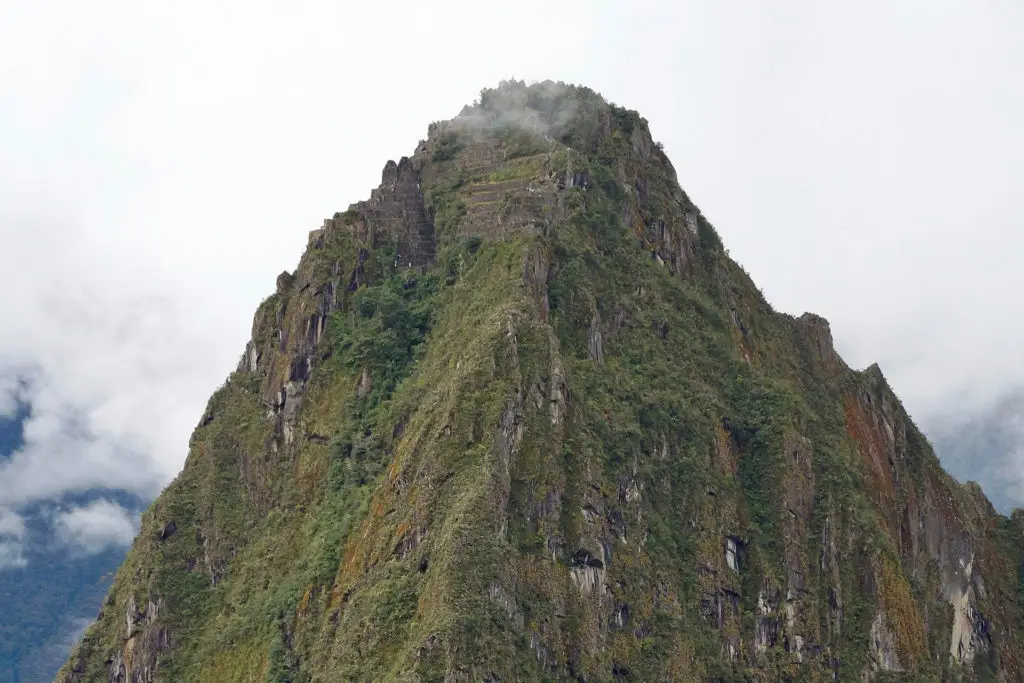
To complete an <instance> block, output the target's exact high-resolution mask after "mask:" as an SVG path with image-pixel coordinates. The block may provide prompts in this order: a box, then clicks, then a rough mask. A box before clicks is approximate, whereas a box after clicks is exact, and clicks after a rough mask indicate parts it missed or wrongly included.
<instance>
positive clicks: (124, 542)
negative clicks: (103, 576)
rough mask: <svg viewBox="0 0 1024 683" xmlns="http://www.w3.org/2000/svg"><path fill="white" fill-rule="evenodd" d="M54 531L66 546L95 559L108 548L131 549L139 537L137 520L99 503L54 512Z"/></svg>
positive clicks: (115, 506) (104, 502) (110, 504)
mask: <svg viewBox="0 0 1024 683" xmlns="http://www.w3.org/2000/svg"><path fill="white" fill-rule="evenodd" d="M54 528H55V529H56V531H57V538H58V539H59V540H60V541H61V542H62V543H63V544H64V545H65V546H67V547H69V548H72V549H73V551H74V552H76V553H79V554H84V555H94V554H96V553H99V552H102V551H104V550H106V549H107V548H110V547H118V546H128V545H131V542H132V540H133V539H134V538H135V534H136V533H138V519H137V518H136V516H135V515H132V514H130V513H129V512H127V511H126V510H125V509H124V508H122V507H121V506H120V505H118V504H117V503H113V502H111V501H109V500H105V499H100V500H96V501H93V502H91V503H89V504H88V505H85V506H81V507H74V508H71V509H69V510H61V511H59V512H57V514H56V515H55V517H54Z"/></svg>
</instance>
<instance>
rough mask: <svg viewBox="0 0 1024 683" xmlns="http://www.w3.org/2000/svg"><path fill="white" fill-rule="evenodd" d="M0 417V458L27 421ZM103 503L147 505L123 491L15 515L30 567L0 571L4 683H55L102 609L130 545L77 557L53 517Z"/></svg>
mask: <svg viewBox="0 0 1024 683" xmlns="http://www.w3.org/2000/svg"><path fill="white" fill-rule="evenodd" d="M28 414H29V407H28V406H22V407H21V410H20V411H19V412H18V414H17V415H16V416H15V417H14V418H13V419H2V418H0V460H2V459H3V458H6V457H7V456H8V455H9V454H10V453H12V452H13V451H14V450H16V449H17V448H18V447H19V446H20V445H21V443H22V421H23V420H24V419H25V418H26V417H27V416H28ZM97 501H111V502H115V503H117V504H119V505H121V506H123V507H124V508H125V509H128V510H140V509H141V508H142V507H143V501H142V500H140V499H139V498H138V497H136V496H134V495H131V494H128V493H126V492H123V491H113V490H103V489H94V490H90V491H85V492H81V493H77V494H71V495H66V496H62V497H60V498H59V499H58V500H50V501H42V502H37V503H34V504H32V505H29V506H26V507H22V508H20V509H18V510H17V511H16V512H17V514H18V515H19V517H20V518H21V519H23V520H24V526H25V528H24V536H23V537H22V538H20V539H18V546H19V547H20V549H21V554H22V559H23V562H24V566H6V567H2V566H0V683H48V682H49V681H52V680H53V679H54V676H55V675H56V673H57V670H58V669H59V668H60V666H61V664H62V663H63V661H64V660H65V658H66V657H67V653H68V651H69V650H70V649H71V648H72V646H73V645H74V643H75V642H76V641H77V640H78V639H79V638H80V637H81V634H82V632H83V631H84V630H85V628H86V626H88V624H89V623H91V622H92V621H93V620H94V619H95V617H96V613H97V612H98V611H99V608H100V604H101V602H102V600H103V596H104V595H105V594H106V592H107V590H108V589H109V588H110V585H111V583H112V580H113V575H114V571H115V570H116V569H117V566H118V565H119V564H120V563H121V561H122V560H123V559H124V555H125V552H126V550H127V548H126V547H125V546H114V547H109V548H106V549H104V550H102V551H100V552H96V553H91V554H83V553H75V552H73V551H72V550H71V549H69V547H68V545H67V544H66V543H65V542H64V541H63V540H61V539H58V538H57V536H56V530H55V528H54V513H55V512H56V511H59V510H68V509H72V508H82V507H85V506H88V505H89V504H90V503H95V502H97Z"/></svg>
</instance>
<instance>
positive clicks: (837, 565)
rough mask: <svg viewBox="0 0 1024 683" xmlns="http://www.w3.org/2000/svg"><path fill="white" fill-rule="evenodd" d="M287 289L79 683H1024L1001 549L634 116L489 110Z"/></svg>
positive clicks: (431, 137) (423, 147)
mask: <svg viewBox="0 0 1024 683" xmlns="http://www.w3.org/2000/svg"><path fill="white" fill-rule="evenodd" d="M276 284H277V287H276V291H275V293H274V294H272V295H271V296H270V297H268V298H267V299H266V300H264V301H263V303H262V304H261V305H260V306H259V308H258V310H257V312H256V314H255V316H254V320H253V329H252V338H251V339H250V340H249V342H248V344H247V346H246V349H245V352H244V354H243V356H242V358H241V359H240V361H239V364H238V367H237V369H236V371H235V372H234V373H232V374H231V376H230V377H229V379H228V381H227V382H226V383H225V385H224V386H223V387H221V388H220V389H219V390H218V391H217V392H216V393H215V394H214V395H213V396H212V397H211V399H210V402H209V404H208V405H207V408H206V410H205V411H204V414H203V416H202V417H201V419H200V421H199V424H198V425H197V428H196V430H195V432H194V434H193V436H192V440H191V442H190V450H189V454H188V459H187V461H186V464H185V468H184V469H183V471H182V473H181V475H180V476H179V477H178V479H176V480H175V481H174V482H173V483H172V484H171V485H170V486H169V487H168V489H167V490H166V491H165V492H164V493H163V494H162V495H161V496H160V498H159V499H158V500H157V501H156V502H155V503H154V504H153V506H152V507H151V508H150V510H148V511H147V512H146V514H145V515H144V518H143V525H142V531H141V533H140V535H139V538H138V539H137V541H136V543H135V546H134V548H133V550H132V552H131V554H130V555H129V557H128V559H127V560H126V562H125V564H124V566H123V567H122V568H121V570H120V571H119V573H118V577H117V579H116V581H115V584H114V586H113V588H112V590H111V592H110V594H109V595H108V598H107V601H106V602H105V604H104V607H103V610H102V612H101V614H100V616H99V619H98V621H97V623H96V624H95V625H94V626H93V627H91V628H90V630H89V631H88V632H87V634H86V635H85V637H84V638H83V641H82V643H81V644H80V645H79V647H78V648H77V649H76V650H75V652H74V653H73V655H72V658H71V660H70V661H69V662H68V664H67V665H66V666H65V668H64V670H63V671H62V674H61V678H60V680H61V681H63V682H64V683H73V682H77V681H87V680H88V681H91V680H109V681H123V680H137V681H156V680H167V681H175V680H200V681H201V680H211V681H212V680H216V681H236V680H237V681H242V680H270V681H333V680H431V681H433V680H445V681H477V680H488V681H511V680H595V681H596V680H609V681H611V680H619V681H621V680H681V681H708V680H729V679H737V680H739V679H750V678H759V679H763V680H824V679H826V678H829V679H833V680H864V679H868V680H877V679H879V678H880V677H884V676H886V675H890V674H893V675H903V676H904V677H907V676H919V677H923V678H926V679H929V680H931V679H934V678H940V677H941V678H944V679H947V680H954V678H955V677H957V676H966V677H968V678H971V677H978V678H980V677H982V676H985V675H993V676H995V677H996V680H1007V681H1009V680H1016V679H1017V678H1019V675H1020V672H1021V664H1020V662H1021V658H1022V657H1024V645H1022V643H1021V640H1020V633H1019V626H1018V624H1019V623H1020V619H1021V617H1022V616H1024V615H1022V614H1021V613H1020V611H1019V606H1018V602H1017V598H1016V595H1017V593H1016V591H1017V586H1018V583H1017V576H1016V569H1015V568H1016V567H1017V566H1018V564H1019V561H1018V560H1019V557H1020V556H1021V552H1022V550H1024V545H1022V543H1021V532H1020V528H1019V524H1017V522H1011V521H1009V520H1006V519H1005V518H1003V517H1000V516H998V515H995V513H994V511H993V510H992V509H991V507H990V506H989V507H986V506H985V505H983V504H981V503H979V500H982V501H983V500H984V498H983V496H982V497H981V498H979V496H980V495H981V494H980V491H977V490H975V489H973V488H971V487H961V486H959V485H958V484H957V483H956V482H955V481H954V480H953V479H952V478H951V477H949V476H948V475H947V474H946V473H945V472H944V471H942V469H941V467H939V464H938V461H937V459H936V458H935V456H934V453H933V452H932V451H931V447H930V446H929V444H928V442H927V440H926V439H925V438H924V437H923V435H921V434H920V432H919V431H918V430H917V429H916V427H915V426H914V425H913V423H912V422H911V420H910V418H909V416H907V414H906V413H905V411H904V410H903V408H902V406H901V405H900V403H899V401H898V400H897V399H896V398H895V395H894V394H893V393H892V391H891V390H890V389H889V388H888V386H887V385H886V384H885V381H884V378H882V377H881V375H880V373H878V372H876V371H875V370H874V369H869V370H868V371H864V372H856V371H854V370H851V369H850V368H849V367H848V366H847V365H846V364H845V363H844V362H843V361H842V359H841V358H840V357H839V356H838V354H837V353H836V352H835V349H834V347H833V340H832V333H831V329H830V327H829V325H828V323H827V321H825V320H824V318H821V317H819V316H816V315H813V314H804V315H802V316H800V317H799V318H796V317H793V316H788V315H784V314H781V313H778V312H776V311H774V310H773V309H772V308H771V307H770V306H769V305H768V304H767V302H766V301H765V299H764V297H763V296H762V295H761V293H760V292H759V291H758V289H757V287H756V286H755V285H754V283H753V282H752V281H751V279H750V278H749V276H748V275H747V274H746V273H745V272H744V271H743V269H742V268H740V267H739V265H738V264H736V263H735V262H733V261H732V260H731V259H730V258H729V257H728V254H727V253H726V251H725V249H724V248H723V246H722V243H721V240H720V239H719V237H718V234H717V232H716V231H715V229H714V228H713V227H712V226H711V225H710V223H708V221H707V220H706V219H705V218H704V217H703V216H702V215H701V213H700V211H699V210H698V209H697V208H696V206H695V205H694V204H693V203H692V202H691V201H690V200H689V198H688V197H687V196H686V194H685V193H684V192H683V190H682V189H681V188H680V187H679V185H678V182H677V181H676V175H675V172H674V170H673V168H672V165H671V163H670V162H669V161H668V159H667V157H665V155H664V153H663V151H662V150H661V149H660V147H659V146H658V145H656V144H655V143H654V142H653V141H652V139H651V136H650V132H649V129H648V127H647V123H646V121H644V120H643V119H642V118H641V117H640V116H639V115H638V114H637V113H636V112H630V111H627V110H624V109H621V108H619V107H615V106H613V105H611V104H609V103H607V102H606V101H605V100H604V99H602V98H601V97H600V96H599V95H597V94H596V93H594V92H593V91H591V90H588V89H586V88H579V87H576V86H567V85H565V84H558V83H552V82H550V81H548V82H544V83H540V84H535V85H525V84H523V83H517V82H507V83H503V84H501V85H500V86H499V87H498V88H495V89H491V90H485V91H483V92H482V93H481V98H480V100H479V101H478V102H476V103H475V104H473V105H471V106H468V107H466V108H465V109H463V111H462V112H461V113H460V114H459V115H458V116H456V117H455V118H453V119H451V120H450V121H445V122H438V123H435V124H432V125H431V126H430V128H429V130H428V136H427V139H426V140H423V141H421V142H420V144H419V145H418V146H417V147H416V149H415V150H414V152H413V153H412V154H411V156H408V157H404V158H402V159H400V160H398V161H389V162H387V164H386V165H385V166H384V168H383V170H382V173H381V184H380V186H378V187H377V188H375V189H374V190H372V191H371V193H370V197H369V198H368V199H367V200H365V201H360V202H357V203H355V204H352V205H350V206H349V208H348V209H347V210H346V211H344V212H339V213H336V214H335V215H334V216H333V217H332V218H329V219H327V220H326V221H325V222H324V225H323V226H322V227H321V228H318V229H317V230H314V231H312V232H311V233H310V234H309V242H308V246H307V249H306V252H305V254H304V255H303V257H302V259H301V261H300V262H299V264H298V267H297V268H296V269H295V271H294V273H282V274H281V275H280V276H279V277H278V279H277V283H276ZM1018 521H1019V520H1018Z"/></svg>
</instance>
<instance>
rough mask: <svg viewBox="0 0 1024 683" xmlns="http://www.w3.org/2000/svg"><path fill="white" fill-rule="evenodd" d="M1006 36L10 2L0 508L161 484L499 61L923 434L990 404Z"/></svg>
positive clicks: (759, 12)
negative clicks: (366, 214)
mask: <svg viewBox="0 0 1024 683" xmlns="http://www.w3.org/2000/svg"><path fill="white" fill-rule="evenodd" d="M1021 36H1024V5H1021V3H1019V2H1017V1H1016V0H973V1H970V2H968V1H966V0H965V1H963V2H952V1H949V0H941V1H934V0H933V1H931V2H923V1H917V2H904V3H885V2H876V1H865V2H858V3H833V2H821V1H820V0H814V1H810V0H808V1H791V2H787V3H763V2H758V1H756V0H750V1H747V2H739V1H732V2H711V1H710V0H708V1H706V2H700V3H695V2H679V0H665V1H664V2H654V1H642V0H631V1H630V2H628V3H627V2H590V3H582V2H571V3H570V2H559V1H558V0H543V1H541V0H521V1H520V2H516V3H500V4H492V3H480V2H470V1H468V0H457V1H456V0H446V1H441V2H434V3H422V2H411V1H410V2H405V1H401V0H395V1H392V2H390V3H359V4H358V5H356V3H340V2H312V1H308V0H305V1H304V0H294V1H293V2H289V3H280V2H266V1H262V2H260V1H256V2H254V1H251V0H250V1H249V2H240V1H239V2H234V1H222V2H212V1H209V0H204V1H199V0H189V1H184V0H178V1H177V2H173V3H140V2H130V1H128V0H123V1H120V0H99V1H97V2H93V3H81V2H76V1H71V0H67V1H57V0H53V1H51V2H29V1H28V0H14V1H13V2H4V3H0V270H2V272H3V273H4V275H5V281H6V284H5V286H3V287H2V288H0V319H2V320H3V326H2V328H0V409H2V408H4V407H5V406H7V407H9V403H10V402H9V400H7V399H5V398H4V396H3V395H2V394H4V391H3V389H4V387H7V389H8V391H7V393H10V391H9V390H10V388H11V387H12V386H13V384H11V381H10V378H11V377H12V376H14V374H15V373H19V372H20V373H22V374H25V373H27V374H28V375H30V376H31V377H32V378H33V381H32V382H31V384H30V386H29V388H28V389H27V392H28V398H30V399H31V401H32V404H33V408H34V411H35V413H34V416H33V418H32V420H31V421H30V422H29V424H28V426H27V433H26V436H27V440H28V444H27V446H26V447H25V449H24V450H23V451H22V452H21V453H19V454H17V455H16V456H15V457H14V458H13V460H12V461H11V462H10V463H8V464H7V465H5V466H2V467H0V508H3V507H4V506H7V507H9V508H11V509H14V508H16V507H17V506H18V505H20V504H22V503H25V502H27V501H30V500H32V499H39V498H42V497H48V496H51V495H54V494H56V493H59V492H61V491H66V490H75V489H81V488H85V487H89V486H95V485H101V484H102V485H106V486H111V487H127V488H130V489H133V490H136V491H141V492H143V493H146V492H150V491H152V490H153V489H154V487H158V486H160V485H161V484H163V483H165V482H166V481H168V480H169V478H170V477H172V476H173V475H174V474H175V473H176V472H177V471H178V469H179V468H180V466H181V464H182V462H183V460H184V457H185V454H186V444H187V440H188V435H189V432H190V431H191V429H192V428H193V426H194V425H195V423H196V422H197V420H198V418H199V416H200V414H201V411H202V408H203V405H204V403H205V401H206V399H207V397H208V396H209V394H210V393H211V391H212V390H213V389H214V388H215V387H216V386H217V385H218V384H219V383H220V382H221V381H222V380H223V379H224V377H225V376H226V375H227V373H228V372H229V370H230V369H231V368H232V367H233V366H234V364H235V362H236V360H237V358H238V356H239V354H240V352H241V351H242V349H243V346H244V343H245V341H246V339H247V337H248V334H249V327H250V323H251V316H252V313H253V311H254V310H255V308H256V305H257V304H258V303H259V301H260V300H261V298H262V297H263V296H265V295H266V294H269V293H270V291H271V290H272V288H273V283H274V278H275V276H276V275H277V273H279V272H280V271H281V270H284V269H291V268H292V267H293V266H294V265H295V263H296V261H297V260H298V258H299V256H300V253H301V250H302V248H303V247H304V245H305V236H306V232H307V231H308V230H310V229H313V228H316V227H318V226H319V225H320V223H321V221H322V219H323V218H324V217H325V216H329V215H331V214H333V213H334V212H335V211H336V210H343V209H344V208H346V207H347V206H348V204H349V203H351V202H354V201H357V200H359V199H363V198H365V197H366V196H367V195H368V193H369V190H370V188H371V187H373V186H375V185H376V184H377V183H379V179H380V170H381V168H382V167H383V165H384V162H385V161H386V160H387V159H389V158H397V157H399V156H401V155H403V154H408V153H410V152H411V151H412V149H413V148H414V147H415V145H416V142H417V140H419V139H420V138H421V137H424V136H425V134H426V127H427V124H428V123H429V122H430V121H432V120H435V119H441V118H447V117H449V116H452V115H454V114H455V113H457V111H458V110H459V109H460V108H461V106H462V105H463V104H464V103H466V102H469V101H471V100H472V99H473V98H474V97H475V96H476V95H477V94H478V92H479V90H480V88H482V87H484V86H490V85H495V84H496V83H497V82H498V81H499V80H500V79H502V78H508V77H516V78H520V79H527V80H539V79H544V78H553V79H556V80H566V81H571V82H578V83H583V84H586V85H589V86H591V87H593V88H594V89H596V90H598V91H600V92H602V93H603V94H604V95H605V96H607V97H608V98H610V99H611V100H613V101H615V102H616V103H619V104H623V105H625V106H628V107H630V108H634V109H637V110H639V111H640V112H641V113H642V114H643V115H644V116H646V117H647V118H648V119H649V120H650V122H651V128H652V131H653V133H654V135H655V136H656V137H657V138H658V139H660V140H662V141H663V142H664V143H665V146H666V150H667V151H668V152H669V154H670V156H671V157H672V159H673V161H674V163H675V165H676V167H677V170H678V172H679V177H680V180H681V182H682V184H683V186H684V188H685V189H686V190H687V191H688V192H689V193H690V195H691V196H692V197H693V199H694V200H695V201H696V202H697V203H698V205H700V206H701V208H702V209H703V211H704V213H705V214H706V215H707V216H708V217H709V218H710V219H711V220H712V222H714V223H715V224H716V226H717V227H718V228H719V229H720V231H721V232H722V234H723V236H724V239H725V241H726V243H727V245H728V246H729V247H730V250H731V252H732V254H733V256H734V257H735V258H737V259H738V260H739V261H740V262H741V263H743V264H744V266H745V267H746V268H747V269H748V270H749V271H750V272H751V273H752V275H753V276H754V278H755V280H756V281H757V282H758V284H759V285H760V286H761V287H762V289H763V290H764V291H765V292H766V294H767V295H768V297H769V299H770V300H771V301H772V302H773V303H774V304H775V305H776V306H778V307H779V308H781V309H782V310H785V311H788V312H792V313H797V314H798V313H800V312H802V311H804V310H813V311H815V312H818V313H820V314H822V315H825V316H826V317H827V318H829V319H830V320H831V322H832V325H833V332H834V334H835V337H836V339H837V344H838V346H839V348H840V351H841V352H842V353H843V354H844V356H845V357H846V358H847V359H848V360H849V361H850V362H851V363H852V364H853V365H856V366H865V365H867V364H869V363H871V362H873V361H876V360H877V361H879V362H880V363H881V364H882V367H883V370H884V371H885V372H886V374H887V375H888V376H889V378H890V380H891V381H892V383H893V384H894V385H895V387H896V389H897V392H898V393H899V394H900V395H901V396H902V397H903V398H904V400H905V402H906V403H907V405H908V407H909V408H910V409H911V411H912V412H913V413H914V415H915V416H916V417H917V418H918V419H919V420H920V421H922V422H924V423H925V424H927V423H928V420H929V419H932V420H936V419H937V418H936V417H935V416H938V415H941V414H943V413H944V412H945V411H948V410H949V409H950V408H951V407H955V408H956V409H957V410H959V411H961V412H966V413H970V412H971V411H972V410H975V409H977V408H978V407H979V406H982V407H983V406H984V405H985V404H986V403H987V402H990V401H993V400H995V399H996V398H998V397H999V396H1000V395H1002V394H1003V393H1004V392H1007V391H1009V390H1011V389H1013V388H1015V387H1019V386H1022V385H1024V363H1020V362H1018V349H1020V348H1021V345H1022V342H1024V322H1022V321H1021V320H1020V316H1019V310H1020V308H1019V305H1018V302H1019V301H1020V300H1021V297H1022V295H1024V292H1022V289H1024V280H1022V277H1021V276H1020V275H1019V274H1018V272H1017V268H1016V261H1017V259H1018V258H1019V257H1018V254H1019V253H1020V250H1021V248H1022V247H1024V231H1022V230H1021V229H1020V228H1021V227H1022V226H1024V202H1022V201H1021V198H1022V195H1021V192H1020V185H1021V183H1022V181H1024V124H1022V123H1021V122H1022V121H1024V87H1022V85H1021V84H1022V81H1021V77H1020V74H1021V73H1024V40H1021ZM5 377H6V378H5ZM1020 472H1021V477H1022V481H1024V467H1021V468H1020ZM2 512H3V510H2V509H0V513H2ZM101 512H102V511H101ZM106 512H109V511H106ZM12 524H13V522H12ZM100 526H102V525H100ZM13 528H14V527H12V529H13ZM97 528H99V527H97ZM102 529H103V530H105V531H104V533H106V532H109V533H111V534H112V535H113V536H112V537H118V533H121V532H122V531H123V529H120V528H118V529H115V530H114V531H110V529H109V528H107V527H102Z"/></svg>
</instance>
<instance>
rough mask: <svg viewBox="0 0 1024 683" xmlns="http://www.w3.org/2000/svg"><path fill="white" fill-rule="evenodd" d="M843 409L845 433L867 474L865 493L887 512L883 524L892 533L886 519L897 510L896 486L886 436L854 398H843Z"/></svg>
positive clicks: (848, 396)
mask: <svg viewBox="0 0 1024 683" xmlns="http://www.w3.org/2000/svg"><path fill="white" fill-rule="evenodd" d="M843 410H844V414H845V416H846V431H847V433H848V434H849V435H850V438H851V439H853V441H854V443H856V444H857V452H858V453H859V454H860V457H861V461H862V462H863V463H864V467H865V469H866V471H867V474H868V478H869V481H868V484H869V486H868V491H867V493H868V495H870V496H872V498H874V501H875V503H877V504H878V505H879V507H880V509H881V510H882V511H883V512H885V513H886V516H885V521H886V525H887V526H888V528H889V530H890V531H891V530H892V527H893V521H892V520H890V519H889V514H891V513H893V512H894V511H895V510H896V507H895V504H896V486H895V483H894V481H893V473H892V468H891V467H890V465H889V457H888V453H887V450H888V449H887V447H886V439H885V435H884V434H883V433H882V430H881V429H880V428H879V426H878V424H877V422H876V421H875V420H872V419H871V417H870V416H869V415H868V414H867V412H866V411H865V410H864V406H863V405H862V404H861V403H860V401H858V400H857V397H856V396H854V395H846V396H844V397H843Z"/></svg>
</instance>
